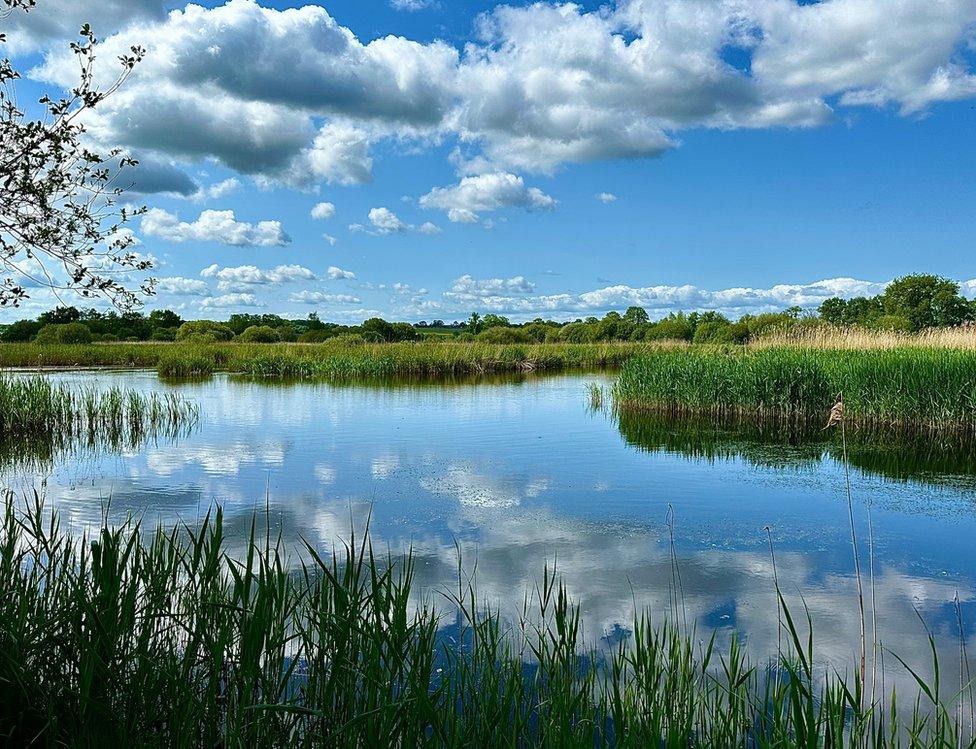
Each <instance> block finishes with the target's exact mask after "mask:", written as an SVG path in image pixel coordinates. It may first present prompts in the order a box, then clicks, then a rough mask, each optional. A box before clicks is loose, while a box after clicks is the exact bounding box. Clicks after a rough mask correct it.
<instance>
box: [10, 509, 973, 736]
mask: <svg viewBox="0 0 976 749" xmlns="http://www.w3.org/2000/svg"><path fill="white" fill-rule="evenodd" d="M18 506H19V505H18V504H15V502H14V500H13V498H12V497H10V496H7V498H6V500H5V502H4V507H3V514H2V520H0V590H2V592H3V595H2V596H0V653H2V657H0V737H2V738H3V739H4V740H5V741H6V742H7V743H10V744H19V745H22V744H25V743H33V744H37V745H52V746H53V745H63V744H70V745H85V746H281V745H289V746H290V745H297V746H350V747H353V746H356V747H360V746H490V745H503V746H581V747H583V746H585V747H593V746H597V745H618V746H633V747H644V746H675V747H678V746H681V747H685V746H715V747H726V746H728V747H741V746H782V747H792V746H842V745H843V746H847V745H852V746H855V745H868V744H870V745H872V746H879V747H886V746H896V745H901V744H905V745H907V744H909V743H910V744H911V745H912V746H956V745H959V744H962V745H970V746H971V745H972V736H971V734H970V731H969V722H968V721H969V720H970V717H969V715H968V712H967V711H968V710H969V707H968V706H969V704H970V703H969V702H968V700H969V696H968V693H967V691H966V688H967V687H964V688H963V689H962V690H961V692H960V693H959V694H958V695H957V696H956V697H953V698H950V699H946V698H945V697H944V696H943V695H942V694H941V693H940V691H939V689H938V685H937V684H931V685H930V684H927V683H926V682H924V681H922V680H921V679H919V694H920V695H921V697H922V699H919V700H916V701H914V702H913V701H911V700H909V704H910V705H911V706H910V707H909V708H908V710H907V711H905V710H904V709H903V708H901V707H899V705H901V704H902V703H901V702H900V701H898V700H895V697H894V695H893V694H887V695H882V696H881V697H879V701H878V703H872V704H870V705H867V706H865V707H862V706H861V705H860V702H859V697H858V696H859V695H861V694H862V693H863V684H862V683H861V682H860V681H859V680H858V677H857V676H854V677H852V680H848V677H844V676H843V675H841V674H843V673H844V671H843V669H838V671H837V672H836V673H834V674H824V673H822V672H821V671H820V670H818V669H817V668H816V667H815V665H814V663H815V662H816V660H815V659H816V651H815V645H814V638H813V634H812V625H811V624H810V622H809V621H807V623H806V625H805V626H807V627H811V634H810V636H809V639H808V638H807V637H805V636H803V635H801V631H802V630H803V629H804V625H803V624H802V623H799V622H797V621H796V620H795V619H794V618H793V616H792V613H791V612H790V610H789V609H788V608H787V607H786V605H785V602H784V601H783V598H782V596H780V598H779V600H780V605H781V615H782V619H783V635H784V637H783V640H784V642H783V645H782V653H781V654H780V655H778V656H777V660H776V661H774V662H773V663H770V664H767V666H766V667H762V666H761V665H756V664H752V663H750V662H749V661H748V659H747V658H746V656H745V654H744V652H743V649H742V647H741V645H740V643H739V642H738V641H737V640H736V639H733V640H732V641H731V644H730V645H729V647H728V650H727V651H725V652H724V653H722V654H721V655H720V654H719V652H718V649H717V647H716V645H715V641H714V639H709V640H706V641H701V640H700V639H699V638H698V635H697V634H696V632H695V631H694V628H693V627H692V628H691V629H690V630H688V629H684V628H683V627H679V626H678V625H677V622H676V621H675V620H674V619H666V620H664V621H663V622H658V623H656V624H655V623H653V619H652V615H651V613H650V612H643V613H639V614H638V615H637V616H635V618H634V621H633V622H632V623H631V627H630V631H631V635H630V637H629V638H626V639H625V640H621V641H619V642H617V643H616V644H614V645H605V646H603V647H602V648H600V649H594V648H591V647H588V646H587V645H586V643H585V642H584V640H583V636H582V633H581V626H580V611H579V608H578V607H577V606H576V605H575V604H574V603H573V602H572V600H571V598H570V595H569V592H568V591H567V590H566V588H565V587H564V586H563V584H562V583H561V582H560V580H559V578H558V576H557V575H556V574H555V573H554V572H553V571H552V570H550V569H544V570H543V571H542V577H541V580H540V581H539V583H538V584H537V586H536V587H535V589H534V590H533V591H531V592H530V593H527V594H526V597H525V604H524V606H523V610H522V614H521V616H519V617H518V618H517V620H516V621H509V620H507V619H504V618H503V617H502V616H501V615H500V614H499V612H498V611H497V610H496V609H493V608H491V607H490V606H487V605H485V604H483V603H482V602H481V600H480V598H479V596H478V593H477V591H476V587H475V585H476V583H470V584H467V583H463V582H460V581H461V580H462V579H464V576H463V574H462V565H461V563H460V562H459V583H458V586H457V589H456V590H454V591H440V595H441V597H440V598H439V599H437V600H439V601H441V603H440V604H439V605H435V599H434V598H432V597H431V596H430V595H429V594H428V595H424V594H420V595H417V594H416V591H414V590H413V580H414V566H413V560H412V558H411V556H410V555H409V554H408V555H407V556H406V557H405V558H403V559H400V560H394V559H393V558H392V557H391V556H389V555H388V554H387V555H383V554H378V553H376V552H375V551H374V549H373V547H372V545H371V544H370V541H369V538H368V534H366V535H364V536H362V537H359V538H357V537H356V536H355V535H354V536H352V537H351V538H350V540H349V542H348V543H346V544H345V545H344V546H343V547H342V548H341V549H340V550H339V551H337V552H333V553H332V554H330V555H325V556H322V555H320V554H318V553H317V552H316V551H315V550H314V549H313V548H312V547H310V546H307V545H306V548H305V549H304V550H303V552H302V554H301V560H302V561H301V563H300V564H299V565H297V571H296V570H295V566H294V565H292V564H291V563H290V560H289V558H288V550H287V549H285V548H283V545H282V542H281V540H280V537H279V538H275V537H272V535H271V533H270V532H269V531H266V532H264V533H261V532H259V531H258V528H261V527H267V526H265V524H264V523H263V522H262V521H259V520H253V521H252V523H251V526H250V536H249V539H248V542H247V544H246V548H245V550H244V551H243V552H242V553H239V554H238V555H237V556H231V555H229V554H228V553H227V551H226V550H225V547H226V539H225V536H224V521H223V514H222V511H221V510H220V509H219V508H216V509H215V510H213V511H212V513H211V514H209V515H208V516H207V517H206V519H205V520H204V521H203V523H202V526H201V527H200V528H198V529H191V528H189V527H181V528H177V529H173V530H169V531H164V530H162V529H157V530H156V531H155V532H145V533H144V532H142V530H141V529H140V528H139V526H138V525H137V524H132V523H130V524H126V525H123V526H121V527H114V528H112V527H102V528H96V529H94V530H93V531H92V532H90V533H85V534H82V535H73V534H72V533H69V532H67V531H65V530H64V529H63V528H62V527H61V525H60V523H59V520H58V517H57V515H56V513H51V512H47V511H46V510H45V508H44V507H43V503H42V501H41V499H40V498H38V497H37V496H36V495H35V496H34V497H33V498H32V499H30V500H29V501H28V502H26V509H18ZM445 626H446V629H444V627H445ZM934 665H935V673H938V668H937V666H938V664H937V662H936V663H935V664H934ZM900 697H901V698H902V699H904V696H903V695H900ZM881 700H887V701H888V704H890V705H891V708H890V710H888V711H887V712H886V713H885V721H883V722H882V721H878V720H876V719H873V711H874V710H876V709H877V708H878V706H879V705H880V703H881ZM923 700H924V701H923Z"/></svg>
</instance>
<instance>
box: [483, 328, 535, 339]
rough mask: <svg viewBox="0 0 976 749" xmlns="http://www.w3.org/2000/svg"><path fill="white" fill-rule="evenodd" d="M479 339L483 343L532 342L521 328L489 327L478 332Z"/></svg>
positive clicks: (530, 337)
mask: <svg viewBox="0 0 976 749" xmlns="http://www.w3.org/2000/svg"><path fill="white" fill-rule="evenodd" d="M477 338H478V340H479V341H482V342H484V343H532V342H533V341H532V336H530V335H529V334H528V333H527V332H526V331H525V330H523V329H522V328H503V327H497V326H496V327H489V328H487V329H486V330H483V331H481V332H480V333H478V336H477Z"/></svg>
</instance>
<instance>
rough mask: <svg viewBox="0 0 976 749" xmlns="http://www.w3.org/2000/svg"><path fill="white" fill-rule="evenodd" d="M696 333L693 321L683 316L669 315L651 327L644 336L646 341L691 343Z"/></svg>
mask: <svg viewBox="0 0 976 749" xmlns="http://www.w3.org/2000/svg"><path fill="white" fill-rule="evenodd" d="M694 333H695V328H694V326H693V325H692V324H691V320H689V319H688V318H687V316H685V315H682V314H677V315H669V316H668V317H665V318H664V319H663V320H660V321H659V322H656V323H654V324H653V325H651V326H650V327H649V328H648V329H647V331H646V332H645V334H644V340H645V341H690V340H691V337H692V335H694Z"/></svg>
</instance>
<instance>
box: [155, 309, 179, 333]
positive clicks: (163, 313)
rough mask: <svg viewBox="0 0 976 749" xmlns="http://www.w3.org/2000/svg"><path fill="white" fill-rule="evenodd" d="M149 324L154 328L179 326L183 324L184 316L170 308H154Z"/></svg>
mask: <svg viewBox="0 0 976 749" xmlns="http://www.w3.org/2000/svg"><path fill="white" fill-rule="evenodd" d="M149 324H150V325H151V326H152V328H153V330H156V329H157V328H178V327H180V325H182V324H183V318H182V317H180V316H179V315H178V314H176V313H175V312H173V311H172V310H168V309H154V310H153V311H152V312H150V313H149Z"/></svg>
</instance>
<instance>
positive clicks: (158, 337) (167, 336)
mask: <svg viewBox="0 0 976 749" xmlns="http://www.w3.org/2000/svg"><path fill="white" fill-rule="evenodd" d="M177 330H179V328H156V329H155V330H154V331H153V332H152V336H151V337H152V340H154V341H175V340H176V331H177Z"/></svg>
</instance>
